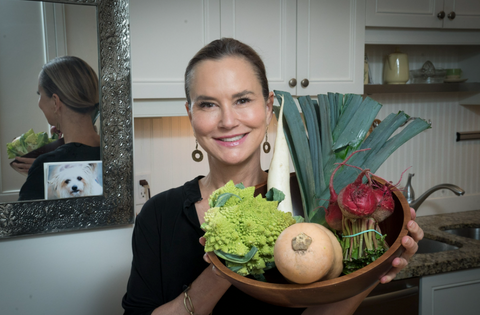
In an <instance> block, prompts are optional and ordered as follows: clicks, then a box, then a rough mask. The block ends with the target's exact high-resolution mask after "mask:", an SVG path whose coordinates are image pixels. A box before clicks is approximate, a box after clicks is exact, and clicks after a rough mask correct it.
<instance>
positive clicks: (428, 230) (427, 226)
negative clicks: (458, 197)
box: [395, 210, 480, 280]
mask: <svg viewBox="0 0 480 315" xmlns="http://www.w3.org/2000/svg"><path fill="white" fill-rule="evenodd" d="M416 221H417V223H418V224H419V225H420V227H421V228H422V229H423V231H424V233H425V236H424V238H428V239H432V240H437V241H441V242H444V243H448V244H451V245H455V246H457V247H459V249H455V250H450V251H444V252H439V253H431V254H415V255H414V256H413V257H412V259H411V260H410V262H409V263H408V266H407V267H406V268H405V269H403V270H402V271H401V272H400V273H399V274H398V275H397V277H396V278H395V279H397V280H398V279H405V278H412V277H422V276H428V275H434V274H439V273H443V272H449V271H457V270H463V269H469V268H477V267H480V241H479V240H474V239H471V238H466V237H462V236H457V235H454V234H450V233H447V232H444V231H442V230H441V228H443V229H444V228H461V227H479V226H480V210H475V211H465V212H457V213H448V214H439V215H430V216H422V217H417V219H416Z"/></svg>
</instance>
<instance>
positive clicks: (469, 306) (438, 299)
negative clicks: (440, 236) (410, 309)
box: [420, 268, 480, 315]
mask: <svg viewBox="0 0 480 315" xmlns="http://www.w3.org/2000/svg"><path fill="white" fill-rule="evenodd" d="M479 297H480V268H476V269H469V270H462V271H456V272H449V273H444V274H438V275H433V276H427V277H422V278H421V279H420V315H451V314H462V315H477V314H478V313H479V310H480V299H479Z"/></svg>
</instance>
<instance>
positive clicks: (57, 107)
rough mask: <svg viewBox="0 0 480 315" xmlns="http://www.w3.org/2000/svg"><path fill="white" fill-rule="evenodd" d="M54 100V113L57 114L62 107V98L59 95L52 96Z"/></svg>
mask: <svg viewBox="0 0 480 315" xmlns="http://www.w3.org/2000/svg"><path fill="white" fill-rule="evenodd" d="M52 100H53V102H54V103H53V105H54V111H55V112H57V111H59V110H60V107H61V104H60V103H61V101H60V97H59V96H58V95H57V94H55V93H54V94H52Z"/></svg>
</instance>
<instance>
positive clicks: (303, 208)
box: [205, 91, 431, 307]
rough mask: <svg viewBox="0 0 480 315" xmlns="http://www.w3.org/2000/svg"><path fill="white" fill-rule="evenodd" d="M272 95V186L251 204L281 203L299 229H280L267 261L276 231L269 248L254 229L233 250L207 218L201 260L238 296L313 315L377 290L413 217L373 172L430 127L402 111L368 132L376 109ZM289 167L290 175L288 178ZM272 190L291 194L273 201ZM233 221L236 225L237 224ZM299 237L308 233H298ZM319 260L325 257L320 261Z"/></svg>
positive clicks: (346, 100)
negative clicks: (261, 199)
mask: <svg viewBox="0 0 480 315" xmlns="http://www.w3.org/2000/svg"><path fill="white" fill-rule="evenodd" d="M275 95H276V97H277V100H278V102H279V104H281V105H280V107H275V108H274V111H275V114H276V116H277V123H278V125H277V137H276V140H275V147H274V154H273V157H272V161H271V164H270V168H269V176H268V182H267V183H263V184H260V185H258V186H256V187H255V194H256V195H260V196H264V197H265V199H267V200H271V201H276V202H280V203H279V204H278V210H281V211H285V212H287V213H288V212H289V213H291V216H292V217H294V218H296V222H297V223H295V222H294V223H292V222H291V219H290V221H289V220H286V221H289V223H288V224H287V225H283V226H282V229H284V230H283V231H282V232H281V233H277V234H275V235H274V236H275V237H276V241H275V244H274V250H273V251H272V250H271V249H272V247H273V243H272V241H271V238H272V237H271V234H273V233H272V231H273V230H275V229H272V227H271V226H272V225H275V224H270V223H269V222H267V223H266V225H265V226H267V227H268V228H266V229H265V230H266V231H267V232H265V233H268V234H266V236H267V239H268V240H269V241H268V242H265V239H262V237H261V235H262V231H263V230H262V229H263V228H259V229H257V230H256V233H251V235H249V236H247V237H245V235H243V238H244V240H245V239H246V240H247V243H248V244H247V246H245V245H242V246H239V245H236V244H237V243H239V242H238V239H239V238H238V235H237V232H235V231H234V228H232V227H230V230H229V232H230V233H226V231H227V230H224V233H223V234H217V235H213V234H212V230H214V229H215V228H217V227H221V228H225V225H224V222H222V221H220V220H211V218H210V217H209V218H207V216H206V217H205V220H206V222H208V223H207V224H206V226H205V227H208V229H207V230H206V231H207V232H206V234H205V237H206V240H207V245H206V247H205V251H206V252H208V255H209V257H210V259H211V261H212V262H213V264H214V265H215V266H216V268H217V269H218V270H219V272H220V273H221V274H223V276H224V277H225V278H226V279H228V280H229V281H230V282H231V283H232V284H233V285H234V286H235V287H237V288H238V289H240V290H241V291H243V292H245V293H247V294H249V295H251V296H253V297H255V298H257V299H259V300H262V301H264V302H267V303H270V304H275V305H279V306H284V307H309V306H315V305H321V304H328V303H333V302H338V301H342V300H345V299H347V298H350V297H353V296H355V295H357V294H360V293H361V292H363V291H365V290H367V289H368V288H370V287H372V286H374V285H376V284H378V283H379V280H380V278H381V277H382V276H383V275H385V274H386V273H387V272H388V271H389V270H390V269H391V268H392V261H393V260H394V259H395V258H396V257H399V256H400V255H401V254H402V253H403V252H404V250H405V248H404V247H403V246H402V245H401V240H402V238H403V237H404V236H406V235H407V234H408V230H407V228H406V225H407V223H408V221H409V220H410V207H409V205H408V202H407V201H406V199H405V197H404V196H403V195H402V193H401V191H400V190H399V189H397V188H396V186H395V185H393V184H392V183H391V182H390V181H387V180H385V179H382V178H379V177H378V176H376V175H374V172H375V171H376V170H378V168H379V167H380V166H381V165H382V163H383V162H384V161H385V160H386V159H387V158H388V157H389V155H390V154H392V153H393V152H394V151H395V150H396V149H397V148H399V147H400V146H401V145H402V144H403V143H405V142H406V141H408V140H409V139H411V138H412V137H414V136H415V135H417V134H419V133H420V132H422V131H424V130H426V129H428V128H430V127H431V126H430V124H429V123H428V122H427V121H425V120H424V119H421V118H418V117H417V118H415V117H410V116H408V115H407V114H405V113H404V112H402V111H401V112H398V113H393V114H390V115H389V116H387V117H386V118H385V119H384V120H383V121H382V122H380V123H378V122H377V124H376V125H375V128H371V127H372V126H374V124H373V123H374V120H375V118H376V115H377V113H378V112H379V110H380V108H381V106H382V105H381V104H379V103H378V102H376V101H374V100H372V99H370V98H369V97H366V98H363V97H362V96H361V95H354V94H345V95H342V94H339V93H328V94H326V95H318V97H317V99H316V100H314V99H311V98H310V96H301V97H298V99H297V100H294V99H293V97H292V96H291V95H290V94H289V93H288V92H282V91H275ZM297 101H298V105H297V103H296V102H297ZM299 109H301V111H300V110H299ZM283 126H285V127H283ZM372 129H373V130H372ZM283 136H284V137H283ZM289 158H291V161H292V162H293V165H294V167H295V173H290V172H289V167H288V165H289V162H288V159H289ZM347 162H348V163H347ZM365 179H366V180H365ZM275 189H277V190H279V191H281V192H290V193H285V196H284V197H285V198H283V197H282V198H278V199H277V200H275V198H276V197H278V195H279V194H277V193H276V190H275ZM272 191H273V193H272ZM337 192H339V193H338V194H337ZM236 194H237V193H236V192H234V193H233V196H235V197H232V193H231V192H229V193H227V194H225V193H223V194H221V196H222V197H224V198H225V200H226V199H228V198H231V201H229V202H230V203H232V204H235V203H238V199H241V197H239V196H238V195H236ZM240 194H243V192H241V193H240ZM352 196H353V197H352ZM217 197H218V196H217ZM214 199H215V198H214ZM216 199H221V198H216ZM225 200H223V201H222V202H221V205H223V204H225V202H226V201H225ZM289 204H290V205H289ZM221 205H220V206H219V208H217V206H218V200H217V201H215V202H213V203H212V204H210V206H211V207H213V208H215V210H214V211H213V212H212V213H219V212H221V211H222V210H219V209H221V208H222V206H221ZM360 205H361V206H360ZM255 207H256V208H259V207H260V206H259V205H257V206H255ZM250 208H251V207H250ZM247 210H249V209H248V208H247ZM209 212H210V210H209ZM207 214H208V212H207ZM209 215H210V214H209ZM228 216H229V215H228V214H227V215H226V216H225V218H226V217H228ZM249 216H250V215H249ZM260 216H263V217H264V214H261V215H260ZM230 218H231V216H230ZM239 218H241V216H237V218H236V220H233V221H232V222H235V223H238V222H240V221H242V220H243V219H239ZM299 218H300V219H301V220H299ZM302 220H304V221H305V223H300V222H302ZM214 221H216V222H214ZM224 221H225V220H224ZM227 221H228V220H227ZM253 221H257V220H256V219H255V220H253ZM253 221H252V222H253ZM298 223H300V224H298ZM264 224H265V223H264ZM248 225H249V227H248V229H250V225H251V224H250V223H248ZM327 227H328V228H329V229H327ZM304 228H306V229H308V233H307V232H305V233H303V232H302V233H298V232H299V231H301V230H302V229H304ZM276 230H277V232H278V228H277V229H276ZM292 230H293V231H295V232H293V234H292ZM320 230H321V231H320ZM325 230H327V231H325ZM332 230H333V231H335V232H336V235H334V234H333V233H332ZM241 233H243V232H241ZM297 233H298V234H297ZM310 233H312V235H314V236H313V237H311V236H310V235H308V234H310ZM225 235H227V236H226V237H225ZM285 235H287V236H285ZM240 238H241V237H240ZM227 239H228V240H227ZM210 240H214V242H212V241H210ZM232 240H234V242H232ZM244 240H242V241H244ZM259 240H261V242H258V241H259ZM318 240H320V243H319V242H318ZM255 242H256V243H255ZM213 243H215V244H213ZM279 243H280V244H279ZM227 244H228V245H227ZM252 244H255V245H254V246H252ZM265 244H266V245H265ZM315 244H316V245H315ZM318 244H324V245H325V246H323V245H322V246H319V245H318ZM339 244H340V245H339ZM311 246H314V247H311ZM250 248H251V249H250ZM312 248H313V249H312ZM338 248H340V249H338ZM320 250H321V251H323V252H322V255H318V253H316V252H318V251H320ZM272 252H273V253H272ZM233 253H235V254H233ZM312 253H315V254H312ZM320 260H321V263H320ZM299 262H301V263H299ZM339 265H340V269H339V268H338V266H339ZM273 266H275V267H273ZM339 270H340V271H339Z"/></svg>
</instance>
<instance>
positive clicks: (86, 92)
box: [39, 56, 99, 114]
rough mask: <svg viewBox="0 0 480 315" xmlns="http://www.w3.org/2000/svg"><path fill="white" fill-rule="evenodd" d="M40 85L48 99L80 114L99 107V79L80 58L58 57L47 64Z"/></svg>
mask: <svg viewBox="0 0 480 315" xmlns="http://www.w3.org/2000/svg"><path fill="white" fill-rule="evenodd" d="M39 85H40V86H41V87H42V89H43V90H44V91H45V93H46V95H47V96H48V97H52V95H53V94H57V95H58V97H59V98H60V100H61V101H62V102H63V103H64V104H65V105H66V106H68V107H69V108H71V109H72V110H74V111H76V112H78V113H82V114H85V113H89V112H92V111H93V110H94V109H95V108H96V107H97V106H98V97H99V96H98V95H99V91H98V77H97V75H96V74H95V71H94V70H93V69H92V67H90V66H89V65H88V64H87V63H86V62H85V61H83V60H82V59H80V58H78V57H73V56H63V57H57V58H54V59H52V60H50V61H49V62H48V63H46V64H45V65H44V66H43V68H42V70H41V71H40V75H39Z"/></svg>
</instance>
